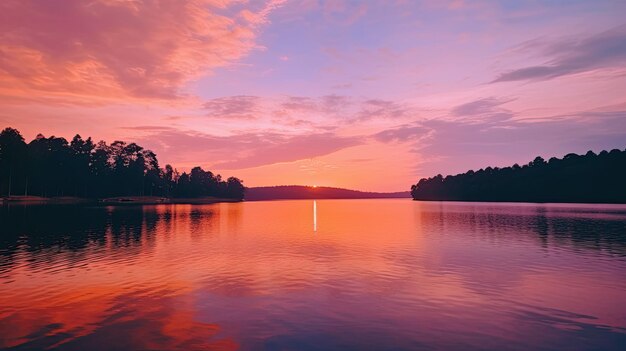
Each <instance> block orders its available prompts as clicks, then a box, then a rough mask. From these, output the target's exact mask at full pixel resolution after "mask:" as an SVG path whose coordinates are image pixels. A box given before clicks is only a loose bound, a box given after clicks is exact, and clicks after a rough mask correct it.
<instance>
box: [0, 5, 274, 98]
mask: <svg viewBox="0 0 626 351" xmlns="http://www.w3.org/2000/svg"><path fill="white" fill-rule="evenodd" d="M236 2H237V1H234V0H191V1H184V2H183V1H113V0H96V1H89V2H85V1H78V0H67V1H61V2H47V1H21V0H20V1H10V0H9V1H3V2H1V3H0V80H1V81H2V83H0V95H5V96H14V97H22V96H29V95H32V94H33V93H38V94H41V93H42V92H44V93H46V94H60V95H65V97H66V98H69V99H77V100H81V99H85V98H86V97H89V98H95V97H100V98H102V97H104V98H114V99H115V98H139V99H144V98H158V99H173V98H177V97H180V96H181V95H183V94H184V89H183V87H184V85H185V83H187V82H188V81H190V80H192V79H195V78H198V77H200V76H202V75H204V74H206V73H207V72H210V71H211V70H212V69H214V68H216V67H220V66H224V65H228V64H230V63H232V62H234V61H236V60H238V59H240V58H241V57H243V56H244V55H245V54H247V53H248V52H249V51H250V50H252V49H254V48H256V47H257V45H256V44H255V42H254V40H255V38H256V29H257V26H258V25H259V24H263V23H265V22H267V16H268V15H269V12H270V11H271V10H273V9H274V8H276V7H277V6H279V5H280V2H276V1H270V2H269V3H268V4H267V5H266V6H265V7H264V8H263V9H261V10H260V11H258V12H256V13H255V12H252V11H249V10H248V12H247V13H248V16H247V20H246V19H241V18H232V16H231V17H229V16H228V15H227V13H228V11H229V10H231V8H232V6H233V4H234V3H236ZM250 19H253V20H250Z"/></svg>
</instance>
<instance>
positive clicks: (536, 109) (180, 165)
mask: <svg viewBox="0 0 626 351" xmlns="http://www.w3.org/2000/svg"><path fill="white" fill-rule="evenodd" d="M624 13H626V1H623V0H619V1H611V0H594V1H586V0H585V1H576V0H571V1H564V0H551V1H539V0H529V1H512V0H511V1H460V0H454V1H446V0H424V1H417V0H416V1H411V0H389V1H382V0H381V1H379V0H370V1H348V0H302V1H295V0H294V1H289V0H263V1H262V0H258V1H257V0H247V1H246V0H197V1H195V0H189V1H141V0H133V1H131V0H90V1H77V0H66V1H43V0H38V1H31V0H5V1H1V2H0V127H2V128H4V127H13V128H17V129H18V130H20V132H21V133H22V135H24V137H25V138H26V140H27V141H29V140H31V139H32V138H34V137H35V136H36V135H37V134H38V133H42V134H44V135H45V136H52V135H54V136H57V137H65V138H68V139H71V138H72V137H73V136H74V135H75V134H77V133H78V134H80V135H81V136H83V137H87V136H91V137H92V138H94V139H95V140H105V141H107V142H109V143H110V142H113V141H115V140H124V141H127V142H137V143H139V144H140V145H141V146H143V147H145V148H147V149H151V150H153V151H154V152H155V153H156V154H157V156H158V158H159V161H160V162H161V164H162V165H165V164H171V165H172V166H174V167H175V168H177V169H178V170H180V171H185V170H189V169H190V168H192V167H194V166H197V165H199V166H202V167H203V168H205V169H209V170H211V171H213V172H215V173H220V174H222V176H232V175H234V176H237V177H239V178H242V179H243V180H244V184H245V185H247V186H262V185H282V184H284V185H318V186H334V187H345V188H352V189H359V190H367V191H400V190H407V189H409V188H410V185H411V184H414V183H416V182H417V181H418V180H419V179H420V178H423V177H430V176H434V175H436V174H443V175H448V174H457V173H461V172H465V171H467V170H469V169H474V170H477V169H480V168H484V167H487V166H492V167H493V166H499V167H502V166H509V165H512V164H514V163H519V164H525V163H528V162H529V161H531V160H532V159H533V158H534V157H536V156H542V157H544V158H545V159H549V158H550V157H562V156H564V155H565V154H568V153H571V152H574V153H585V152H587V151H588V150H593V151H595V152H599V151H601V150H604V149H609V150H610V149H613V148H619V149H624V148H625V147H626V94H625V93H624V92H626V19H625V17H624Z"/></svg>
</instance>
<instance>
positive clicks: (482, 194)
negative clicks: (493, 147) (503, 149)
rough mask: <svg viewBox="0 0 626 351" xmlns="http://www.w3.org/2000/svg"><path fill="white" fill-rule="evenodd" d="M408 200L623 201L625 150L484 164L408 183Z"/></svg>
mask: <svg viewBox="0 0 626 351" xmlns="http://www.w3.org/2000/svg"><path fill="white" fill-rule="evenodd" d="M411 195H412V196H413V199H414V200H444V201H511V202H581V203H626V150H624V151H621V150H618V149H614V150H611V151H610V152H609V151H602V152H600V153H599V154H595V153H594V152H593V151H589V152H587V153H586V154H585V155H577V154H573V153H571V154H568V155H565V157H563V158H562V159H559V158H556V157H552V158H550V160H548V161H547V162H546V161H545V160H544V159H543V158H541V157H536V158H535V159H534V160H533V161H532V162H530V163H528V164H526V165H523V166H519V165H518V164H515V165H513V166H512V167H504V168H498V167H493V168H492V167H487V168H485V169H482V168H481V169H480V170H478V171H476V172H474V171H473V170H470V171H468V172H465V173H462V174H457V175H449V176H446V177H443V176H442V175H441V174H438V175H436V176H434V177H431V178H423V179H420V181H419V182H418V183H417V184H415V185H412V186H411Z"/></svg>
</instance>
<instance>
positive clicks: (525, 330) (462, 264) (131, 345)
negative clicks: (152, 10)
mask: <svg viewBox="0 0 626 351" xmlns="http://www.w3.org/2000/svg"><path fill="white" fill-rule="evenodd" d="M0 233H1V235H0V348H2V349H8V350H41V349H53V350H504V349H506V350H618V349H619V350H623V349H624V345H626V206H620V205H546V204H504V203H503V204H495V203H453V202H449V203H441V202H416V201H411V200H408V199H407V200H404V199H389V200H317V201H311V200H297V201H268V202H244V203H223V204H212V205H157V206H120V207H78V206H76V207H75V206H58V207H54V206H13V205H11V206H4V207H0Z"/></svg>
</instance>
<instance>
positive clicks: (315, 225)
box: [313, 200, 317, 232]
mask: <svg viewBox="0 0 626 351" xmlns="http://www.w3.org/2000/svg"><path fill="white" fill-rule="evenodd" d="M313 231H314V232H316V231H317V201H316V200H313Z"/></svg>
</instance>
